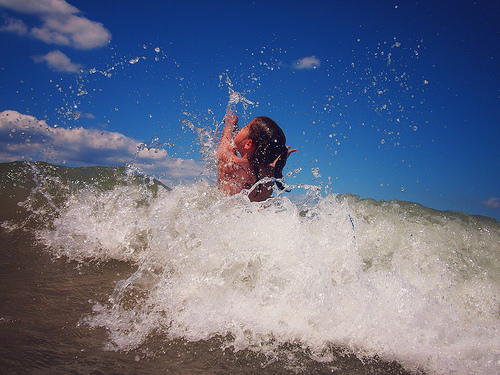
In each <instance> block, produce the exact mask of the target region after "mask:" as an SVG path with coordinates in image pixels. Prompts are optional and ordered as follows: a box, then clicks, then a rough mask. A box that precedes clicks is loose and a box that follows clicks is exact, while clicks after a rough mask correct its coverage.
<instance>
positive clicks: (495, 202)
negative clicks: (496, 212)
mask: <svg viewBox="0 0 500 375" xmlns="http://www.w3.org/2000/svg"><path fill="white" fill-rule="evenodd" d="M483 204H484V205H485V206H486V207H490V208H500V198H498V197H491V198H490V199H488V200H487V201H484V202H483Z"/></svg>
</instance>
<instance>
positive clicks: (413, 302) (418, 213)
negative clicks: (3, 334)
mask: <svg viewBox="0 0 500 375" xmlns="http://www.w3.org/2000/svg"><path fill="white" fill-rule="evenodd" d="M295 188H298V187H295ZM303 188H304V190H305V192H306V193H307V199H306V200H305V201H304V202H301V203H297V202H292V201H291V200H290V199H289V198H288V197H287V196H286V195H282V196H278V197H276V198H273V199H271V200H269V201H267V202H264V203H251V202H249V201H248V199H247V197H246V195H245V194H243V193H241V194H239V195H236V196H233V197H221V196H220V195H219V193H218V192H217V190H216V188H215V187H214V186H213V184H209V183H207V182H205V181H198V182H196V183H194V184H193V185H178V186H175V187H173V189H172V190H171V191H169V190H167V189H164V188H161V187H160V188H159V189H158V192H157V194H152V193H151V192H150V191H149V190H148V189H146V188H144V186H137V185H125V186H122V185H117V186H115V187H114V188H112V189H109V190H102V189H96V188H82V189H75V190H74V191H72V192H71V194H69V195H68V197H67V200H66V201H65V203H64V204H63V205H61V208H57V215H54V216H55V218H54V219H53V221H52V222H51V223H50V224H49V225H47V226H44V228H43V229H40V230H38V234H37V236H38V239H39V241H41V242H42V243H43V244H45V245H46V246H47V249H50V251H51V252H53V254H54V255H55V256H56V257H65V258H68V259H69V260H71V261H76V262H82V263H88V264H92V263H105V262H107V261H109V260H120V261H127V262H131V263H132V264H133V265H134V266H133V269H134V270H135V272H132V273H131V274H128V275H122V276H123V280H121V281H120V282H118V283H117V284H116V287H115V289H114V291H113V292H112V293H111V294H110V296H109V300H108V301H107V302H106V303H99V302H92V301H91V303H90V304H89V313H88V314H87V315H85V316H82V319H81V321H80V324H81V325H82V326H89V327H105V328H106V329H107V330H108V339H107V340H108V341H107V343H106V346H107V348H108V349H110V350H118V351H128V350H132V349H135V348H141V346H142V345H145V342H146V341H147V340H148V339H151V338H152V337H162V338H167V339H177V338H183V339H185V340H188V341H198V340H206V339H210V338H213V337H221V338H222V339H223V340H222V342H223V344H222V345H223V346H224V347H231V348H234V349H235V350H241V349H250V350H254V351H258V352H261V353H264V354H266V355H267V356H268V357H272V356H273V355H274V354H275V353H276V352H277V351H278V350H279V346H280V345H281V344H283V343H292V344H294V345H298V346H299V347H302V348H304V349H305V348H307V349H308V350H310V352H311V355H312V356H313V357H314V358H316V360H318V361H328V360H330V359H331V358H330V357H331V355H332V354H331V350H330V349H331V348H341V349H342V350H345V351H346V352H349V353H354V354H356V355H358V356H359V357H360V358H361V357H373V356H377V357H379V358H381V359H383V360H387V361H398V362H399V363H400V364H402V365H403V366H404V367H405V368H406V369H407V370H410V371H425V372H426V373H429V374H495V373H498V372H499V371H500V336H499V333H498V329H499V323H500V305H499V296H500V262H499V254H500V225H499V223H498V222H497V221H496V220H493V219H488V218H480V217H473V216H469V215H466V214H459V213H449V212H448V213H445V212H441V211H435V210H431V209H428V208H425V207H422V206H420V205H417V204H413V203H408V202H397V201H391V202H375V201H372V200H360V199H359V198H358V197H355V196H351V195H343V196H337V195H335V194H327V195H326V196H321V195H320V194H318V190H317V189H315V188H312V187H309V188H307V187H303ZM103 344H104V343H103Z"/></svg>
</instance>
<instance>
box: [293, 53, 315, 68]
mask: <svg viewBox="0 0 500 375" xmlns="http://www.w3.org/2000/svg"><path fill="white" fill-rule="evenodd" d="M320 65H321V61H320V59H318V58H317V57H316V56H309V57H303V58H301V59H299V60H296V61H294V62H293V64H292V68H294V69H316V68H319V66H320Z"/></svg>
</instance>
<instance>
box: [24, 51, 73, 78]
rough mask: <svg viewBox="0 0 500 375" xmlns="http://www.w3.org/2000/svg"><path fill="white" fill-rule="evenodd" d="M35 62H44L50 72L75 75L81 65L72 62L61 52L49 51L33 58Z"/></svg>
mask: <svg viewBox="0 0 500 375" xmlns="http://www.w3.org/2000/svg"><path fill="white" fill-rule="evenodd" d="M33 59H34V60H35V61H36V62H38V63H41V62H45V63H47V65H48V66H49V68H51V69H52V70H54V71H56V72H65V73H77V72H78V71H79V70H80V69H81V68H82V65H80V64H76V63H74V62H72V61H71V60H70V59H69V57H68V56H66V55H65V54H64V53H62V52H61V51H51V52H49V53H47V54H46V55H44V56H35V57H34V58H33Z"/></svg>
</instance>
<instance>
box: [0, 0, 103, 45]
mask: <svg viewBox="0 0 500 375" xmlns="http://www.w3.org/2000/svg"><path fill="white" fill-rule="evenodd" d="M0 6H3V7H5V8H7V9H10V10H12V11H14V12H18V13H25V14H31V15H34V16H36V17H37V18H38V19H39V21H40V22H41V25H40V26H36V27H33V28H31V29H30V30H29V29H28V27H27V26H26V24H25V23H24V22H23V21H21V20H19V19H13V18H9V19H8V20H7V21H6V24H5V25H4V26H2V27H1V28H0V30H2V31H9V32H13V33H16V34H19V35H27V34H29V35H31V36H32V37H34V38H36V39H39V40H42V41H44V42H46V43H49V44H58V45H63V46H70V47H74V48H78V49H92V48H97V47H102V46H104V45H106V44H107V43H108V41H109V40H110V39H111V33H110V32H109V31H108V30H107V29H106V28H105V27H104V26H103V25H102V24H101V23H99V22H95V21H91V20H89V19H88V18H86V17H82V16H81V15H79V14H80V13H81V12H80V10H78V9H77V8H75V7H74V6H72V5H70V4H68V3H67V2H66V1H65V0H24V1H20V0H0Z"/></svg>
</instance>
